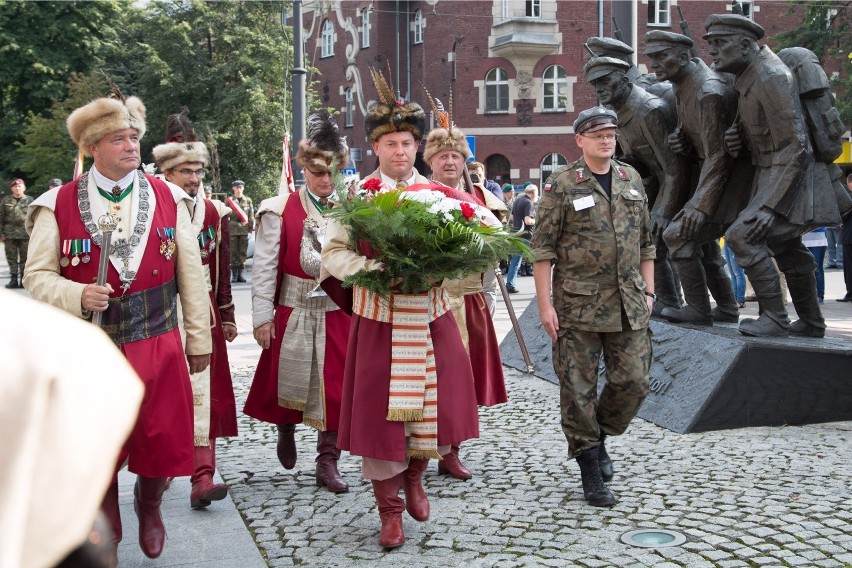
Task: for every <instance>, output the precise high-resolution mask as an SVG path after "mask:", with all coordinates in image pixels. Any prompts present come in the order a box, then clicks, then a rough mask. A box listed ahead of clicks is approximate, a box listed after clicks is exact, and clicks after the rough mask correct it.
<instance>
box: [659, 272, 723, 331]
mask: <svg viewBox="0 0 852 568" xmlns="http://www.w3.org/2000/svg"><path fill="white" fill-rule="evenodd" d="M674 262H675V264H676V265H677V271H678V274H679V275H680V283H681V286H683V296H684V299H685V300H686V306H684V307H682V308H680V309H679V310H678V309H675V308H665V309H664V310H663V311H662V314H661V315H662V316H663V317H664V318H666V319H667V320H669V321H672V322H675V323H695V324H700V325H713V317H712V315H711V312H710V296H709V294H708V293H707V282H706V279H705V277H704V267H703V266H702V265H701V261H700V260H699V259H698V258H679V259H677V260H675V261H674Z"/></svg>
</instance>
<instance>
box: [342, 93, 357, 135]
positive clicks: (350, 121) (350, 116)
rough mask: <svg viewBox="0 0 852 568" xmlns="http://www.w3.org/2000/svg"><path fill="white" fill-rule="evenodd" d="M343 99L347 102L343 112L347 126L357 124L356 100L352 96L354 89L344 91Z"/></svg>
mask: <svg viewBox="0 0 852 568" xmlns="http://www.w3.org/2000/svg"><path fill="white" fill-rule="evenodd" d="M343 97H344V100H345V101H346V108H345V109H344V111H343V118H344V120H345V123H346V126H353V125H354V124H355V98H354V97H353V96H352V87H349V88H348V89H346V90H345V91H343Z"/></svg>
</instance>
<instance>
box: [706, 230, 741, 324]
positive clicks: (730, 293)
mask: <svg viewBox="0 0 852 568" xmlns="http://www.w3.org/2000/svg"><path fill="white" fill-rule="evenodd" d="M703 248H704V250H705V254H704V258H703V259H701V264H702V265H703V266H704V275H705V278H706V279H707V288H708V289H709V290H710V295H711V296H713V299H714V300H716V307H715V308H713V321H715V322H719V323H738V322H739V321H740V311H739V308H738V307H737V297H736V295H734V285H733V284H732V283H731V278H730V276H728V273H727V272H725V270H724V269H723V266H724V261H723V260H722V252H721V251H720V250H719V245H717V244H716V241H713V242H712V243H708V244H706V245H704V247H703Z"/></svg>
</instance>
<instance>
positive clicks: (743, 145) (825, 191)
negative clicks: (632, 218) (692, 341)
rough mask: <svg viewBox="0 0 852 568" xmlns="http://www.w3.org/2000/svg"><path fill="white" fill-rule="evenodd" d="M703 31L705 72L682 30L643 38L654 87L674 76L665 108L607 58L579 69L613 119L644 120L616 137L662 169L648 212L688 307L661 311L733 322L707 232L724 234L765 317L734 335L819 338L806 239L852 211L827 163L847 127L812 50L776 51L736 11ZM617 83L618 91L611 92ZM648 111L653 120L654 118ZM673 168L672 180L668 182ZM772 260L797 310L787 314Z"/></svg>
mask: <svg viewBox="0 0 852 568" xmlns="http://www.w3.org/2000/svg"><path fill="white" fill-rule="evenodd" d="M682 28H683V29H684V31H685V32H688V28H686V27H685V26H682ZM705 29H706V33H705V35H704V39H705V40H706V41H707V42H708V44H709V47H710V49H709V53H710V56H711V57H712V59H713V66H712V68H711V67H709V66H708V65H707V64H706V63H705V62H703V61H702V60H701V59H699V58H698V56H697V50H695V48H694V40H693V38H691V37H689V35H688V34H676V33H671V32H665V31H660V30H654V31H651V32H648V33H647V34H646V36H645V44H646V49H645V55H647V56H648V57H649V58H650V59H651V64H650V68H651V70H653V71H654V72H655V74H656V80H657V81H658V83H656V85H655V88H656V89H659V85H661V84H666V83H665V82H666V81H668V82H670V83H671V88H672V91H673V94H674V100H675V104H674V109H667V108H666V107H667V106H669V105H670V103H669V100H670V98H669V97H668V96H660V95H659V94H656V95H650V94H648V95H645V94H637V93H635V92H634V93H632V94H631V93H630V91H629V90H628V89H632V90H634V91H635V90H636V89H640V90H641V89H642V88H643V87H642V86H641V84H642V83H641V82H640V81H636V80H633V81H631V80H630V78H628V76H627V74H628V71H629V69H628V65H627V64H622V63H621V62H618V61H614V60H613V59H612V58H610V57H605V56H603V57H596V58H592V59H591V60H590V61H589V62H588V63H587V65H586V74H587V76H588V78H589V81H591V82H592V83H593V84H595V85H596V91H598V94H599V96H600V95H601V94H604V97H602V99H601V102H602V103H604V104H610V105H612V106H613V108H614V109H615V110H616V111H617V112H618V113H619V119H620V120H621V121H622V122H624V121H625V118H627V119H628V120H640V119H641V122H642V123H643V124H642V128H637V129H635V130H636V133H635V134H634V135H632V136H628V137H627V138H630V139H629V140H627V139H625V140H624V142H625V143H626V144H627V147H629V148H631V150H632V154H633V155H632V157H633V158H634V159H638V160H639V161H640V162H642V161H647V162H649V163H644V164H643V165H644V166H645V167H646V168H647V170H649V171H652V172H654V171H657V172H659V171H660V170H661V167H662V168H663V171H664V172H665V173H663V174H660V175H661V176H663V177H662V178H661V179H657V183H658V185H659V190H660V193H659V195H658V196H657V201H658V202H659V203H661V204H665V205H666V207H665V208H663V209H659V208H657V211H656V213H657V215H658V216H661V217H662V219H660V220H659V221H658V223H659V224H660V226H662V227H664V231H663V233H662V235H663V241H664V243H665V245H666V247H667V248H668V251H669V257H670V259H671V261H672V263H673V264H674V265H675V266H676V267H677V270H678V273H679V277H680V280H681V283H682V286H683V291H684V298H685V301H686V306H684V307H682V308H679V307H671V306H670V307H667V308H665V309H663V310H662V316H663V317H665V318H667V319H669V320H671V321H675V322H687V323H698V324H708V325H711V324H712V323H713V322H714V321H717V322H718V321H736V319H738V316H737V312H736V303H735V302H734V301H733V292H732V290H731V285H730V280H729V279H728V278H727V276H726V275H725V274H724V272H722V270H721V266H722V264H721V262H720V260H721V259H720V258H718V245H717V244H716V239H718V238H719V237H721V236H722V235H724V236H725V239H726V242H727V244H728V246H730V248H731V250H732V251H734V253H735V254H736V255H737V260H738V262H739V264H740V266H742V267H743V268H744V269H745V272H746V275H747V276H748V278H749V280H750V281H751V283H752V286H753V287H754V290H755V292H756V294H757V298H758V303H759V305H760V316H759V317H758V318H756V319H748V318H747V319H743V320H742V321H740V323H739V330H740V332H741V333H742V334H743V335H748V336H761V337H767V336H775V337H777V336H781V337H783V336H787V335H800V336H808V337H823V336H824V335H825V320H824V319H823V317H822V314H821V311H820V307H819V304H818V301H817V294H816V282H815V276H814V268H815V263H814V259H813V256H812V255H811V254H810V253H809V251H808V250H807V248H805V246H804V245H802V242H801V235H802V234H803V233H806V232H808V231H810V230H812V229H814V228H817V227H822V226H829V225H834V224H837V223H839V222H840V219H841V215H845V214H847V213H848V212H849V211H852V200H850V198H849V193H848V192H846V191H841V190H842V189H843V186H842V180H841V179H840V178H841V177H842V176H841V173H840V171H839V168H838V167H837V166H836V165H834V164H833V163H832V162H833V160H834V159H835V158H836V157H837V156H838V155H839V154H840V149H841V145H840V141H841V135H842V133H843V131H844V127H843V123H842V122H841V120H840V117H839V113H838V112H837V109H836V108H835V107H834V100H833V97H832V95H831V93H830V90H829V88H828V80H827V77H826V75H825V72H824V71H823V70H822V68H821V67H820V66H819V63H818V60H817V58H816V56H815V55H814V54H813V53H812V52H810V51H808V50H807V49H804V48H791V49H786V50H782V52H780V53H779V55H776V54H775V53H773V52H772V50H771V49H770V48H769V47H767V46H765V45H759V44H758V40H760V39H761V38H763V36H764V33H765V32H764V29H763V28H762V27H761V26H760V25H758V24H756V23H755V22H753V21H752V20H750V19H749V18H746V17H744V16H742V15H740V14H736V13H733V14H714V15H711V16H709V17H708V18H707V21H706V22H705ZM605 76H612V77H614V78H610V79H608V80H604V79H602V77H605ZM607 81H608V82H609V83H610V84H611V85H613V87H612V88H611V89H609V91H611V92H609V93H607V89H601V88H599V85H600V84H601V83H605V82H607ZM626 84H630V87H629V88H628V87H626V86H625V85H626ZM619 88H620V89H622V90H624V91H625V92H626V93H627V95H624V96H618V90H619ZM613 92H614V93H615V94H616V96H615V97H613V96H612V93H613ZM631 101H632V103H631ZM617 107H620V108H617ZM652 108H653V109H656V110H654V111H649V109H652ZM671 114H674V115H675V119H674V120H673V119H672V118H671V117H670V115H671ZM622 115H625V118H622ZM654 120H656V121H658V122H659V124H657V125H651V124H650V122H651V121H654ZM645 123H648V124H645ZM625 131H626V129H622V133H624V132H625ZM658 131H664V132H665V134H666V136H665V143H664V144H660V141H659V140H656V141H654V140H652V138H656V136H653V135H652V133H657V132H658ZM643 146H645V147H650V148H651V149H652V150H653V151H652V152H644V154H645V155H646V156H647V157H646V156H643V155H642V154H643V152H641V151H639V152H637V151H635V150H633V149H634V148H637V147H638V148H639V149H640V150H641V149H642V147H643ZM660 146H667V148H665V150H662V149H660V148H659V147H660ZM672 164H674V165H672ZM673 174H674V175H676V176H677V178H678V180H677V181H678V183H672V180H671V179H669V180H668V181H667V180H666V179H665V176H669V177H671V176H672V175H673ZM685 178H686V179H687V180H688V181H686V182H685V186H684V185H683V183H684V182H683V181H681V180H683V179H685ZM675 209H676V211H675ZM773 257H774V258H775V261H776V262H777V267H778V268H776V264H775V263H773V262H772V258H773ZM779 269H780V271H781V272H783V273H784V276H785V277H786V279H787V285H788V287H789V290H790V296H791V298H792V300H793V306H794V307H795V310H796V313H797V315H798V318H799V319H798V320H797V321H795V322H793V323H792V324H791V323H790V319H789V317H788V314H787V310H786V308H785V303H784V298H783V297H782V294H781V283H780V274H779ZM708 288H709V290H710V292H711V293H712V294H713V297H714V299H715V300H716V303H717V307H716V309H715V310H711V308H710V299H709V295H708ZM734 318H736V319H734Z"/></svg>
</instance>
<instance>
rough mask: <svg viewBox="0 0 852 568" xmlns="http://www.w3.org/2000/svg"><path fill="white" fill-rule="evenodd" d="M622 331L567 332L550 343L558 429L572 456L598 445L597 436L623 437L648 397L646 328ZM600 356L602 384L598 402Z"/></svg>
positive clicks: (648, 343) (598, 438)
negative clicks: (556, 384) (559, 420)
mask: <svg viewBox="0 0 852 568" xmlns="http://www.w3.org/2000/svg"><path fill="white" fill-rule="evenodd" d="M624 323H625V324H626V322H624ZM625 329H626V330H627V331H617V332H594V331H576V330H570V329H569V330H567V331H565V332H563V333H562V334H561V335H560V336H559V339H558V340H557V341H556V343H554V345H553V368H554V370H555V371H556V376H557V377H559V402H560V407H561V411H562V431H563V432H564V433H565V438H566V439H567V440H568V451H569V452H570V455H571V457H576V456H577V455H579V454H580V452H582V451H584V450H588V449H590V448H594V447H595V446H597V445H598V443H599V441H600V437H601V434H602V433H605V434H607V435H618V434H622V433H624V431H625V430H626V429H627V426H628V425H629V424H630V421H631V420H633V418H634V417H635V416H636V413H637V412H639V407H640V406H641V405H642V401H643V400H645V396H646V395H647V394H648V374H649V372H650V370H651V330H650V328H648V329H640V330H637V331H634V330H631V329H630V328H629V325H625ZM601 353H603V363H604V365H605V367H606V379H607V382H606V385H605V386H604V388H603V392H601V395H600V398H598V364H599V363H600V361H601Z"/></svg>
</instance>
